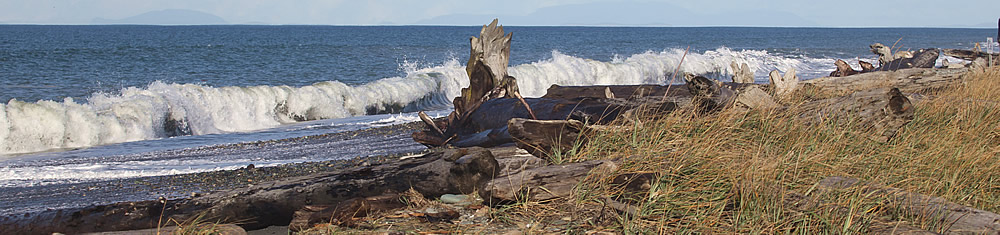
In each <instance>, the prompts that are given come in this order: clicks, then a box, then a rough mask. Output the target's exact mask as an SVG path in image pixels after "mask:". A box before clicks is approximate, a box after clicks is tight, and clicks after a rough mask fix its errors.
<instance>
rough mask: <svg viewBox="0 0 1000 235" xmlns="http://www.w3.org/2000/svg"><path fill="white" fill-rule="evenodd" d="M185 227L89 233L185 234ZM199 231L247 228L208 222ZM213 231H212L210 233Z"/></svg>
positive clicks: (222, 234)
mask: <svg viewBox="0 0 1000 235" xmlns="http://www.w3.org/2000/svg"><path fill="white" fill-rule="evenodd" d="M183 230H184V229H183V228H181V227H177V226H166V227H162V228H159V229H155V228H151V229H140V230H130V231H114V232H100V233H89V234H87V235H146V234H150V235H155V234H183V233H182V231H183ZM197 230H198V231H203V232H205V234H218V235H245V234H247V231H246V230H243V228H241V227H240V226H236V225H232V224H206V225H202V226H200V227H198V229H197ZM209 231H211V233H209Z"/></svg>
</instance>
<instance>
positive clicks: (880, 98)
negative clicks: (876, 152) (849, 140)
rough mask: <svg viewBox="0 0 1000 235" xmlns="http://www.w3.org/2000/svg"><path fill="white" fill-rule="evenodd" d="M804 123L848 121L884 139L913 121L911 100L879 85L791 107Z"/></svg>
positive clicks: (874, 138) (897, 91)
mask: <svg viewBox="0 0 1000 235" xmlns="http://www.w3.org/2000/svg"><path fill="white" fill-rule="evenodd" d="M794 109H795V110H796V111H798V112H800V113H801V114H800V116H799V117H800V118H802V119H803V120H804V121H805V122H806V123H807V124H818V123H822V122H825V121H829V120H851V121H850V123H853V124H855V125H859V126H861V127H862V128H868V129H869V131H868V134H869V135H870V137H871V138H872V139H873V140H876V141H880V142H886V141H889V140H890V139H892V138H893V137H895V136H896V133H898V132H899V130H900V129H902V128H903V126H904V125H906V124H907V123H910V121H912V120H913V114H914V108H913V104H911V103H910V100H909V99H908V98H907V97H906V96H905V95H903V94H902V93H901V92H900V91H899V89H896V88H879V89H873V90H868V91H859V92H855V93H852V94H849V95H845V96H841V97H835V98H829V99H822V100H816V101H811V102H808V103H804V104H802V105H800V106H798V107H795V108H794Z"/></svg>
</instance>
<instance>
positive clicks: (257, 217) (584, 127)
mask: <svg viewBox="0 0 1000 235" xmlns="http://www.w3.org/2000/svg"><path fill="white" fill-rule="evenodd" d="M511 39H512V34H504V31H503V27H502V26H499V25H498V24H497V21H496V20H494V21H493V22H492V23H491V24H489V25H484V26H483V29H482V31H481V32H480V36H479V37H478V38H476V37H473V38H472V39H471V53H470V58H469V63H468V67H467V68H466V71H467V72H468V74H469V79H470V82H469V84H470V86H469V87H468V88H464V89H462V95H461V96H459V97H456V98H455V100H454V101H453V103H454V105H455V111H454V112H452V113H451V114H450V115H448V116H447V117H446V118H443V119H440V120H432V119H431V118H430V117H428V116H426V115H423V114H422V113H421V118H422V119H423V121H424V123H425V124H426V130H424V131H421V132H417V133H414V134H413V139H414V140H416V141H417V142H420V143H423V144H425V145H428V146H452V147H460V148H458V149H438V150H437V151H435V152H433V153H429V154H426V155H423V156H419V157H413V158H405V159H400V160H399V161H397V162H392V163H387V164H381V165H373V166H358V167H355V168H351V169H347V170H343V171H336V172H324V173H318V174H315V175H310V176H305V177H296V178H290V179H285V180H279V181H275V182H268V183H263V184H259V185H257V186H253V187H249V188H244V189H237V190H233V191H228V192H218V193H213V194H209V195H205V196H201V197H195V198H189V199H178V200H170V201H145V202H133V203H118V204H113V205H104V206H95V207H90V208H85V209H82V210H73V211H58V212H51V213H44V214H42V215H38V216H35V217H33V218H31V219H23V220H12V221H0V233H3V234H19V233H24V232H29V233H51V232H69V233H83V232H97V231H114V230H132V229H145V228H151V227H155V226H156V225H157V222H158V221H159V220H160V218H161V217H162V219H163V220H166V219H168V218H170V219H174V220H177V221H184V220H185V219H188V218H193V217H196V216H198V215H202V216H204V217H205V218H219V219H227V220H229V221H238V222H239V225H240V226H241V227H243V228H246V229H259V228H264V227H267V226H272V225H289V224H291V228H292V229H293V230H298V229H304V228H309V227H311V226H312V224H315V223H320V222H324V223H325V222H332V223H335V224H341V225H345V226H352V225H353V222H352V221H354V220H355V218H357V217H364V216H365V215H368V214H371V213H376V212H378V211H386V210H393V209H396V208H400V207H405V206H406V205H403V204H402V203H400V198H406V197H409V196H408V194H407V193H404V192H408V191H410V190H411V189H412V190H413V191H410V192H415V193H418V194H420V195H423V196H428V197H438V196H441V195H444V194H470V193H473V192H478V193H479V196H480V197H481V198H483V199H485V200H486V202H488V203H489V204H499V203H505V202H510V201H525V200H528V201H545V200H550V199H554V198H560V197H566V196H568V195H570V194H571V192H572V191H573V188H574V187H575V186H576V185H577V183H578V182H580V181H581V180H582V179H583V178H584V177H586V176H587V175H588V174H594V173H598V174H612V173H613V172H614V171H615V170H616V169H617V168H618V164H619V163H618V162H615V161H609V160H603V161H590V162H579V163H569V164H561V165H552V163H550V162H549V161H548V160H545V159H548V158H547V157H548V156H549V155H550V154H554V153H555V152H558V151H566V150H568V149H570V148H574V147H579V146H580V145H581V143H582V142H585V141H586V138H585V137H586V136H587V134H588V132H591V131H595V130H598V129H601V128H606V126H600V125H605V124H608V123H611V122H612V121H614V120H617V119H626V120H631V121H638V122H641V120H634V119H635V118H639V117H642V115H649V114H662V113H668V112H673V111H676V110H680V109H690V110H694V111H696V112H701V113H712V112H717V111H720V110H724V109H740V110H764V109H767V110H772V111H776V112H795V113H794V115H795V116H796V117H798V118H801V120H802V121H803V122H804V123H810V124H819V123H823V122H825V121H831V120H839V119H845V120H847V119H849V120H851V121H852V123H857V124H858V125H862V126H863V127H866V128H867V130H868V131H867V133H864V134H867V135H868V136H869V137H870V138H871V139H873V140H875V141H888V140H890V139H892V138H893V137H894V136H895V135H896V133H897V132H898V130H899V129H900V128H901V127H903V126H904V125H906V124H907V123H909V122H910V121H911V120H913V118H914V107H913V105H914V104H913V103H911V102H910V98H908V97H907V94H912V93H919V92H924V91H931V90H937V89H942V88H944V87H947V86H951V85H954V84H957V83H959V82H961V81H962V79H963V78H964V76H965V74H966V71H968V69H965V68H956V69H934V68H924V67H927V66H926V65H927V63H932V62H928V61H934V60H936V58H937V55H938V50H936V49H928V50H922V51H918V52H915V53H910V54H912V55H909V54H906V53H902V54H898V55H897V54H891V53H890V52H889V51H885V50H884V46H882V47H878V46H875V45H873V46H872V49H873V51H876V52H879V53H883V54H882V55H883V56H885V58H883V59H880V61H882V62H881V63H880V66H879V67H878V68H875V67H874V66H872V65H871V64H868V65H864V64H862V67H863V68H865V69H864V70H863V71H854V70H848V69H849V68H850V66H847V64H846V62H843V61H838V64H837V65H838V68H840V69H838V71H836V72H834V74H832V75H831V77H824V78H818V79H812V80H806V81H801V82H800V81H799V78H798V77H796V75H795V71H794V69H789V71H785V72H784V73H783V74H782V73H781V72H779V71H772V72H771V74H770V83H769V84H754V83H753V73H752V71H749V68H748V66H747V65H745V64H743V65H737V64H735V63H734V64H733V65H732V67H733V70H734V71H736V72H735V76H734V78H733V80H734V82H731V83H730V82H726V83H723V82H718V81H713V80H711V79H708V78H705V77H702V76H697V75H691V74H688V75H685V76H684V79H685V82H686V84H685V85H680V86H663V85H622V86H556V85H553V86H552V87H550V88H549V89H548V92H547V94H546V95H545V96H543V97H540V98H523V97H521V95H520V94H519V92H518V87H517V82H516V81H517V80H516V78H514V77H512V76H510V75H509V74H507V65H508V57H509V55H510V43H511ZM878 45H881V44H878ZM945 53H946V54H947V53H952V52H950V51H948V50H945ZM890 56H891V57H890ZM977 56H978V55H977ZM931 57H933V59H931ZM904 67H905V68H904ZM526 79H531V78H526ZM803 91H809V92H821V93H826V94H834V95H831V96H832V98H822V99H819V98H817V99H812V100H809V101H807V102H805V103H800V104H795V105H792V104H787V103H786V101H787V100H788V99H789V97H790V96H793V95H796V94H798V93H801V92H803ZM706 118H711V117H710V116H708V115H706ZM863 129H864V128H863ZM510 144H515V145H517V146H518V147H519V148H520V149H524V150H527V153H530V154H527V153H525V152H524V151H523V150H519V149H518V148H513V147H499V148H483V147H495V146H501V145H510ZM614 178H615V180H613V184H621V185H620V186H622V187H624V188H627V189H630V190H638V191H641V190H643V189H642V188H641V187H639V186H636V185H640V184H642V182H644V181H643V180H645V182H647V183H648V181H649V180H650V179H651V178H652V177H650V176H649V175H618V176H615V177H614ZM834 181H836V182H834ZM859 185H860V186H859ZM821 186H823V187H825V188H824V190H826V188H829V191H834V190H835V189H839V188H845V187H856V186H857V187H861V186H863V187H862V190H869V191H872V192H873V193H882V194H886V195H888V197H889V200H894V201H895V202H899V203H901V205H902V206H904V207H906V208H910V209H912V210H915V211H921V212H928V213H935V214H933V215H934V216H941V218H942V219H944V220H946V221H945V222H953V221H957V222H954V223H956V224H962V225H963V227H961V229H967V230H963V231H975V232H976V233H997V232H1000V228H998V226H996V225H995V224H992V225H991V224H977V223H990V222H989V221H987V220H989V219H992V218H998V217H997V215H996V214H993V213H990V212H984V211H980V210H975V209H971V208H966V207H963V206H960V205H957V204H954V203H948V202H946V201H943V200H942V199H938V198H932V197H927V196H922V195H917V194H912V193H905V192H902V191H900V190H898V189H892V188H885V187H878V186H872V185H869V184H864V183H860V182H857V181H852V180H845V179H830V180H826V181H824V183H822V184H821ZM792 198H793V199H795V200H790V201H789V205H792V206H794V207H808V206H811V205H814V204H815V202H814V200H813V199H810V198H809V197H808V196H801V195H800V196H798V197H792ZM607 205H609V206H610V207H611V208H614V209H615V210H617V211H619V212H621V213H632V214H634V213H635V208H631V207H629V206H628V205H626V204H623V203H620V202H616V201H613V200H611V199H608V201H607ZM962 211H971V212H974V213H972V214H969V215H973V216H984V217H982V218H986V219H979V218H977V219H968V218H964V217H963V216H965V215H966V214H960V212H962ZM443 216H450V215H449V214H447V213H446V214H445V215H443ZM293 218H294V219H293ZM993 223H995V222H993Z"/></svg>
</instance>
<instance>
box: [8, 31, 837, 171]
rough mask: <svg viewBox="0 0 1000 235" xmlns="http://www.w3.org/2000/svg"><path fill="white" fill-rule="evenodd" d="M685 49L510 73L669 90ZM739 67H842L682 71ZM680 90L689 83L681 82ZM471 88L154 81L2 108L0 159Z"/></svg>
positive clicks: (727, 55) (805, 71) (712, 59)
mask: <svg viewBox="0 0 1000 235" xmlns="http://www.w3.org/2000/svg"><path fill="white" fill-rule="evenodd" d="M683 53H684V51H683V50H678V49H670V50H664V51H661V52H652V51H649V52H645V53H641V54H635V55H630V56H628V57H626V58H622V57H620V56H619V57H616V58H615V59H613V60H612V61H597V60H591V59H584V58H578V57H574V56H569V55H565V54H562V53H560V52H558V51H553V52H552V58H550V59H547V60H542V61H537V62H534V63H530V64H521V65H516V66H513V67H511V68H510V69H509V72H510V74H511V75H512V76H514V77H517V78H518V85H519V86H520V90H521V92H522V93H523V94H524V95H525V96H528V97H537V96H541V95H544V94H545V90H546V89H547V88H548V87H549V86H551V85H553V84H559V85H612V84H619V85H621V84H645V83H652V84H665V83H668V82H669V79H670V75H671V74H672V73H673V72H674V69H675V68H676V66H677V64H678V63H679V62H680V60H681V57H682V56H683ZM732 61H736V62H739V63H747V64H748V65H749V66H750V68H751V69H752V70H754V71H755V75H756V76H757V79H758V81H766V76H767V73H768V72H769V71H770V70H773V69H778V70H787V69H788V68H795V69H796V70H798V71H799V75H800V77H807V78H808V77H819V76H821V75H822V74H824V73H829V71H832V69H828V68H827V67H832V66H828V65H831V64H833V59H813V58H789V57H784V56H777V55H773V54H769V53H768V52H766V51H759V50H742V51H735V50H731V49H729V48H719V49H715V50H709V51H706V52H704V53H690V54H687V55H686V57H685V59H684V63H683V65H682V66H681V68H680V71H682V72H689V73H695V74H706V75H709V76H710V77H715V78H720V79H723V78H725V77H728V76H729V75H730V74H732V71H731V70H730V68H729V64H730V62H732ZM677 79H678V80H677V81H675V82H679V81H680V80H679V79H680V77H679V76H678V78H677ZM465 86H468V78H467V75H466V73H465V69H464V67H463V65H461V64H460V63H458V62H457V60H454V59H453V60H450V61H447V62H445V63H444V64H443V65H439V66H435V67H430V68H423V69H411V70H410V71H408V72H407V75H406V76H404V77H392V78H383V79H379V80H376V81H373V82H370V83H367V84H364V85H358V86H350V85H347V84H344V83H341V82H337V81H328V82H321V83H316V84H313V85H308V86H302V87H290V86H253V87H211V86H205V85H195V84H172V83H163V82H153V83H151V84H149V85H148V86H146V87H144V88H139V87H129V88H125V89H122V90H121V92H120V94H104V93H97V94H93V95H91V97H89V98H87V99H86V101H84V102H81V101H78V100H74V99H71V98H67V99H65V100H63V101H61V102H57V101H47V100H43V101H38V102H34V103H29V102H22V101H17V100H11V101H9V102H8V103H7V104H0V154H11V153H29V152H38V151H45V150H51V149H65V148H82V147H89V146H95V145H104V144H112V143H121V142H128V141H139V140H149V139H157V138H166V137H170V136H177V135H204V134H217V133H227V132H245V131H254V130H261V129H267V128H272V127H276V126H278V125H281V124H284V123H292V122H297V121H305V120H318V119H332V118H344V117H350V116H360V115H370V114H375V113H399V112H415V111H420V110H439V109H447V108H449V107H450V104H451V100H452V99H454V97H456V96H458V95H459V93H460V89H461V88H462V87H465Z"/></svg>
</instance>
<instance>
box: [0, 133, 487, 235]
mask: <svg viewBox="0 0 1000 235" xmlns="http://www.w3.org/2000/svg"><path fill="white" fill-rule="evenodd" d="M500 172H501V169H500V168H499V165H498V162H497V160H496V159H495V158H494V155H493V154H492V152H490V151H489V150H486V149H483V148H468V149H449V150H444V151H440V152H434V153H429V154H426V155H424V156H421V157H416V158H408V159H402V160H399V161H397V162H390V163H385V164H380V165H374V166H359V167H355V168H350V169H347V170H344V171H337V172H325V173H317V174H314V175H308V176H302V177H294V178H289V179H285V180H281V181H275V182H270V183H265V184H259V185H255V186H252V187H248V188H243V189H236V190H232V191H227V192H219V193H212V194H208V195H205V196H201V197H196V198H192V199H178V200H169V201H162V202H161V201H143V202H127V203H117V204H112V205H102V206H94V207H89V208H85V209H79V210H67V211H54V212H49V213H45V214H42V215H37V216H35V217H33V218H32V219H30V220H20V221H12V222H9V223H8V222H2V223H0V234H26V233H30V234H36V233H46V234H47V233H53V232H73V233H86V232H100V231H124V230H136V229H146V228H155V227H156V226H157V221H158V219H159V218H160V216H161V215H162V218H163V220H164V221H166V220H168V219H175V220H177V221H185V220H186V219H188V218H193V217H195V216H197V215H204V218H205V219H206V220H216V219H222V220H225V221H236V222H239V225H240V226H242V227H243V228H245V229H247V230H253V229H260V228H264V227H267V226H272V225H287V224H289V222H291V219H292V217H293V214H294V212H295V211H297V210H299V209H301V208H303V207H304V206H307V205H337V204H339V203H341V202H344V201H348V200H351V199H356V198H366V197H373V196H380V195H386V194H393V193H400V192H404V191H407V190H409V189H410V188H413V189H414V190H416V191H417V192H419V193H421V194H423V195H427V196H429V197H438V196H440V195H443V194H466V193H472V192H474V191H476V190H478V189H481V188H482V186H483V185H484V184H485V183H486V182H487V181H490V180H492V179H493V178H494V177H496V176H497V175H499V173H500Z"/></svg>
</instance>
